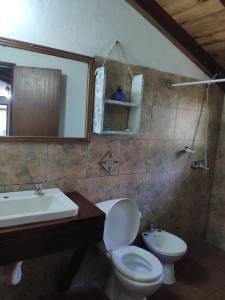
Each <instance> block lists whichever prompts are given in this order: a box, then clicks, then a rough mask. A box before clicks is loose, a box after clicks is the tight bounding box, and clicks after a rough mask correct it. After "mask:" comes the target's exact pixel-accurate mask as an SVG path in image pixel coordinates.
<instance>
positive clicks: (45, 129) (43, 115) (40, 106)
mask: <svg viewBox="0 0 225 300" xmlns="http://www.w3.org/2000/svg"><path fill="white" fill-rule="evenodd" d="M57 51H59V50H57ZM0 57H1V61H0V136H1V137H4V136H13V137H62V138H64V137H69V138H74V137H75V138H82V137H86V136H87V119H88V116H87V111H88V102H89V101H88V97H89V96H90V92H89V78H90V74H89V72H90V65H89V63H88V62H85V61H79V60H74V59H69V58H65V57H59V56H53V55H49V54H45V53H38V52H34V51H28V50H24V49H18V48H14V47H5V46H3V45H0ZM90 59H91V58H90Z"/></svg>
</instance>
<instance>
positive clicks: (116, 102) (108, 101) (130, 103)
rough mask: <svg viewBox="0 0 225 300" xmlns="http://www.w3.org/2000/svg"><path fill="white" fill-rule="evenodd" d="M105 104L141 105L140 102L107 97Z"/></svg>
mask: <svg viewBox="0 0 225 300" xmlns="http://www.w3.org/2000/svg"><path fill="white" fill-rule="evenodd" d="M105 104H111V105H119V106H127V107H139V106H140V104H139V103H132V102H125V101H116V100H110V99H105Z"/></svg>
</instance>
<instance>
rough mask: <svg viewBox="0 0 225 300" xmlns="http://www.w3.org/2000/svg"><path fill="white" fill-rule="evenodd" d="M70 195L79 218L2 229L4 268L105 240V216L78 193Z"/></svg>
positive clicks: (0, 260) (0, 247) (0, 243)
mask: <svg viewBox="0 0 225 300" xmlns="http://www.w3.org/2000/svg"><path fill="white" fill-rule="evenodd" d="M66 195H67V196H68V197H69V198H70V199H71V200H73V201H74V202H75V203H76V204H77V205H78V206H79V212H78V215H77V216H76V217H72V218H66V219H61V220H54V221H49V222H40V223H32V224H26V225H21V226H14V227H7V228H1V229H0V264H1V265H3V264H7V263H11V262H16V261H19V260H22V259H26V258H31V257H36V256H40V255H45V254H49V253H54V252H57V251H62V250H65V249H68V248H73V247H74V248H75V247H77V246H84V245H89V244H92V243H97V242H100V241H102V239H103V230H104V220H105V214H104V213H103V212H102V211H101V210H99V209H98V208H97V207H96V206H95V205H94V204H92V203H91V202H89V201H88V200H87V199H86V198H84V197H83V196H81V195H80V194H79V193H77V192H72V193H68V194H66Z"/></svg>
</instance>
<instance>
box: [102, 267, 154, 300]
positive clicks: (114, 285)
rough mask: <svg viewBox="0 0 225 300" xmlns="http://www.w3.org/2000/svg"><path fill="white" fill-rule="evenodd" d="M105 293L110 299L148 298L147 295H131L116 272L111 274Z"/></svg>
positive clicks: (139, 299)
mask: <svg viewBox="0 0 225 300" xmlns="http://www.w3.org/2000/svg"><path fill="white" fill-rule="evenodd" d="M105 293H106V295H107V297H108V298H109V299H110V300H147V297H141V296H134V295H129V294H128V293H127V291H126V290H125V289H124V288H123V287H122V286H121V284H120V283H119V281H118V279H117V277H116V276H115V274H114V272H112V273H111V275H110V278H109V280H108V282H107V285H106V289H105ZM150 299H151V298H150Z"/></svg>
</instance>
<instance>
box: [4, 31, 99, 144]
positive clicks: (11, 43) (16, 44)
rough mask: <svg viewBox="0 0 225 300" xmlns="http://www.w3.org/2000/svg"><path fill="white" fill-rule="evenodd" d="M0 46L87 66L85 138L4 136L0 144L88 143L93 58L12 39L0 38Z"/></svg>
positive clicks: (90, 119)
mask: <svg viewBox="0 0 225 300" xmlns="http://www.w3.org/2000/svg"><path fill="white" fill-rule="evenodd" d="M0 46H6V47H13V48H18V49H23V50H28V51H33V52H38V53H43V54H47V55H53V56H58V57H62V58H67V59H71V60H76V61H80V62H84V63H87V64H88V82H87V97H86V117H85V119H86V124H85V137H83V138H76V137H74V138H73V137H47V136H46V137H45V136H5V137H0V142H3V141H4V142H10V141H13V142H16V141H26V142H45V143H52V142H53V143H88V142H89V141H90V132H91V123H92V102H93V101H92V100H93V81H94V73H93V68H94V58H93V57H91V56H86V55H82V54H77V53H73V52H68V51H64V50H59V49H55V48H51V47H46V46H41V45H37V44H31V43H27V42H21V41H17V40H13V39H8V38H4V37H0Z"/></svg>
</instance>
